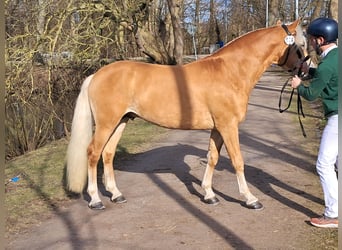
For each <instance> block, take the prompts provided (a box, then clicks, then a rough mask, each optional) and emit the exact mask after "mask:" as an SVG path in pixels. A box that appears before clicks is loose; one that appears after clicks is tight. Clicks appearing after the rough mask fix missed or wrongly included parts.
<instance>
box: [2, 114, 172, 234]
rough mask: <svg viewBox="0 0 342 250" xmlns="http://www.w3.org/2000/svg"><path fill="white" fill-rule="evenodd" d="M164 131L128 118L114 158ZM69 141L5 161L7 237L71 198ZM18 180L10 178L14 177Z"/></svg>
mask: <svg viewBox="0 0 342 250" xmlns="http://www.w3.org/2000/svg"><path fill="white" fill-rule="evenodd" d="M166 133H167V130H166V129H163V128H160V127H158V126H155V125H152V124H150V123H147V122H145V121H143V120H141V119H135V120H134V121H133V122H132V121H130V122H129V123H128V125H127V127H126V130H125V131H124V134H123V136H122V138H121V141H120V143H119V146H118V150H117V154H116V156H115V157H116V160H120V159H124V158H126V157H128V155H129V154H134V153H138V152H142V151H143V150H144V149H146V148H147V147H148V146H149V145H150V144H151V143H152V142H154V141H156V140H159V139H161V138H162V137H163V136H164V135H166ZM67 144H68V141H67V140H66V139H62V140H58V141H54V142H52V143H51V144H49V145H47V146H45V147H43V148H40V149H38V150H36V151H33V152H30V153H27V154H25V155H23V156H20V157H18V158H16V159H13V160H11V161H10V162H7V163H6V166H5V210H6V238H8V237H9V236H10V235H11V234H16V233H20V232H23V231H26V230H27V229H29V228H30V227H31V226H32V225H34V224H38V223H40V222H41V221H42V220H44V219H46V218H49V217H50V216H51V214H52V212H53V211H56V210H58V209H60V207H61V206H66V205H67V204H68V203H69V202H70V201H71V200H72V199H71V198H70V197H69V196H68V194H67V192H65V189H64V186H65V185H64V171H65V155H66V148H67ZM16 176H18V177H19V180H18V181H16V182H14V181H9V180H10V179H12V178H13V177H16Z"/></svg>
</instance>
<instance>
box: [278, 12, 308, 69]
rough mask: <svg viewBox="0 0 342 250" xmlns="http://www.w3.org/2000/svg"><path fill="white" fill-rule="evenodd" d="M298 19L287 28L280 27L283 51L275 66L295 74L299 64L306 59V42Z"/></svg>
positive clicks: (284, 26)
mask: <svg viewBox="0 0 342 250" xmlns="http://www.w3.org/2000/svg"><path fill="white" fill-rule="evenodd" d="M300 21H301V20H300V19H299V20H297V21H295V22H294V23H292V24H290V25H289V26H286V25H284V24H283V25H281V27H282V29H283V32H284V35H283V37H285V38H284V44H285V49H284V50H283V52H282V54H281V56H280V57H279V60H278V62H277V64H278V65H279V66H281V67H282V68H283V69H285V70H288V71H289V72H292V73H293V74H297V73H298V70H299V68H300V65H301V63H303V61H305V60H306V59H307V58H306V56H307V40H306V37H305V35H304V32H303V29H302V26H301V23H300Z"/></svg>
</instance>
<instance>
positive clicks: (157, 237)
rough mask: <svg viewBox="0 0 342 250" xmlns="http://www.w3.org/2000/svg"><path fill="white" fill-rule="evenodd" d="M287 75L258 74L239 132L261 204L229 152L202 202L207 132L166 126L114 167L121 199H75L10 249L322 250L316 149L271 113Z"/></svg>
mask: <svg viewBox="0 0 342 250" xmlns="http://www.w3.org/2000/svg"><path fill="white" fill-rule="evenodd" d="M283 82H284V80H283V78H282V77H281V76H280V75H279V73H277V72H272V73H267V74H265V75H264V76H263V77H262V79H261V81H260V82H259V83H258V85H257V86H256V88H255V89H254V90H253V93H252V96H251V99H250V105H249V110H248V115H247V119H246V121H245V122H244V123H243V124H242V126H241V130H240V138H241V148H242V151H243V155H244V159H245V164H246V168H245V173H246V178H247V181H248V182H249V187H250V189H251V191H252V193H254V195H256V196H257V197H258V198H259V199H260V201H261V202H262V203H263V205H264V206H265V209H264V210H262V211H253V210H249V209H247V208H245V207H243V206H242V204H243V200H242V197H240V195H239V193H238V186H237V181H236V177H235V175H234V173H233V169H232V167H231V165H230V162H229V159H228V157H227V155H226V151H225V149H224V150H222V157H221V159H220V161H219V164H218V166H217V168H216V171H215V173H214V188H215V192H216V194H217V197H218V198H219V200H220V203H219V204H218V205H217V206H210V205H206V204H204V203H203V202H202V201H201V199H202V196H203V191H202V189H201V187H200V183H201V180H202V176H203V174H204V167H205V163H204V161H205V157H206V150H207V144H208V138H209V131H170V133H169V134H168V136H167V138H166V139H165V140H163V141H161V142H159V143H156V144H155V145H153V147H151V148H150V149H149V150H147V151H146V152H144V153H141V154H138V155H134V156H132V157H131V159H130V160H129V161H126V162H123V163H122V165H120V166H119V169H118V170H117V171H116V178H117V182H118V186H119V188H120V190H121V191H122V192H123V194H124V195H125V197H126V198H127V200H128V202H127V203H125V204H121V205H116V204H112V203H111V202H110V201H109V198H108V197H103V201H104V204H105V206H106V210H105V211H91V210H90V209H88V208H87V201H86V200H85V199H79V200H77V201H75V202H74V203H73V204H72V205H71V206H67V207H64V208H61V209H59V210H58V211H59V212H58V213H57V214H56V215H55V216H54V217H53V218H51V219H50V220H47V221H43V222H42V223H41V225H39V226H37V227H35V228H33V229H32V231H31V232H30V233H28V234H25V235H21V236H20V237H18V236H17V237H16V239H15V240H14V241H12V242H11V243H10V244H9V245H8V249H319V248H320V246H319V244H320V243H319V242H321V241H320V238H319V237H320V234H322V230H321V229H317V228H314V227H312V226H310V225H308V223H307V220H308V218H309V217H310V216H313V215H316V213H321V212H322V211H323V205H322V204H323V201H322V192H321V188H320V184H319V181H318V177H317V176H316V174H315V170H314V162H315V155H310V154H308V152H307V151H306V150H304V149H302V147H301V146H300V145H301V144H303V143H305V139H304V138H303V137H301V134H300V131H299V130H298V128H299V127H298V124H296V123H295V120H294V116H293V115H291V114H289V113H286V114H280V113H279V112H278V111H277V105H278V97H279V90H280V88H281V84H282V83H283ZM328 230H330V229H328ZM329 233H331V231H324V234H329ZM333 245H334V244H333ZM336 246H337V243H336Z"/></svg>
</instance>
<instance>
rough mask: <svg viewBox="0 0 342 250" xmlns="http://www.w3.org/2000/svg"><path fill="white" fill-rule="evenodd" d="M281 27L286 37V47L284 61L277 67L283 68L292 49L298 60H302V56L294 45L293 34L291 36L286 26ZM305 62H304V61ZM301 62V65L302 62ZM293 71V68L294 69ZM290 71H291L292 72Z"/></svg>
mask: <svg viewBox="0 0 342 250" xmlns="http://www.w3.org/2000/svg"><path fill="white" fill-rule="evenodd" d="M281 27H282V28H283V29H284V30H285V32H286V34H287V36H286V37H285V40H284V41H285V43H286V44H287V45H288V47H287V49H286V56H285V60H284V62H282V63H279V64H278V66H280V67H282V66H284V65H285V64H286V63H287V61H288V59H289V56H290V52H291V50H292V48H294V49H295V50H296V53H297V56H298V58H299V59H302V58H303V56H304V55H303V54H302V52H301V50H300V48H299V46H298V45H297V44H296V43H295V38H294V34H292V33H291V32H290V31H289V29H288V28H287V26H286V25H285V24H282V25H281ZM304 61H306V60H304ZM304 61H302V63H303V62H304ZM294 69H295V68H294ZM294 69H292V71H293V70H294Z"/></svg>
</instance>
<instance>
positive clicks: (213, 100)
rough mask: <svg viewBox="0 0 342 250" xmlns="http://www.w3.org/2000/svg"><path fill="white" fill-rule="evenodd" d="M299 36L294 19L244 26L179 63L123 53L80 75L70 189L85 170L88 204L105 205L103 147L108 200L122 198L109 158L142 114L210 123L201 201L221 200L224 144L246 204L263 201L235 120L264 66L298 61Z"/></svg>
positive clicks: (156, 119)
mask: <svg viewBox="0 0 342 250" xmlns="http://www.w3.org/2000/svg"><path fill="white" fill-rule="evenodd" d="M304 44H305V38H304V35H303V32H302V29H301V26H300V20H297V21H295V22H293V23H292V24H289V25H288V26H286V25H276V26H273V27H269V28H263V29H259V30H256V31H253V32H250V33H247V34H245V35H243V36H241V37H239V38H237V39H235V40H233V41H232V42H230V43H228V44H226V45H225V46H224V47H223V48H221V49H220V50H218V51H216V52H215V53H213V54H212V55H210V56H208V57H206V58H203V59H201V60H198V61H195V62H192V63H189V64H186V65H182V66H165V65H155V64H148V63H141V62H133V61H120V62H115V63H112V64H109V65H106V66H104V67H102V68H101V69H100V70H98V71H97V72H96V73H95V74H93V75H91V76H89V77H88V78H87V79H86V80H85V81H84V83H83V85H82V88H81V92H80V94H79V96H78V99H77V103H76V107H75V111H74V117H73V121H72V130H71V139H70V143H69V146H68V151H67V185H68V188H69V190H71V191H73V192H78V193H80V192H82V190H83V189H84V187H85V184H86V182H87V176H88V190H87V191H88V194H89V195H90V197H91V201H90V202H89V207H90V208H92V209H104V206H103V203H102V201H101V199H100V197H99V194H98V187H97V163H98V161H99V159H100V156H101V154H102V158H103V164H104V182H105V187H106V190H108V191H109V192H110V193H111V194H112V197H111V201H113V202H117V203H121V202H125V201H126V199H125V198H124V196H123V195H122V194H121V192H120V191H119V190H118V188H117V186H116V182H115V179H114V171H113V158H114V155H115V150H116V147H117V144H118V142H119V140H120V137H121V135H122V133H123V131H124V128H125V126H126V123H127V122H128V120H129V119H130V118H134V117H140V118H142V119H144V120H146V121H149V122H151V123H154V124H157V125H159V126H162V127H166V128H171V129H186V130H190V129H196V130H198V129H200V130H211V135H210V141H209V149H208V162H207V166H206V170H205V173H204V177H203V181H202V187H203V189H204V191H205V196H204V201H205V202H206V203H209V204H216V203H217V202H218V199H217V198H216V197H215V193H214V192H213V190H212V176H213V172H214V168H215V165H216V163H217V161H218V158H219V152H220V150H221V147H222V145H223V144H224V145H225V147H226V149H227V151H228V154H229V157H230V159H231V163H232V165H233V167H234V168H235V171H236V176H237V181H238V186H239V191H240V193H241V194H242V195H243V196H244V198H245V199H246V205H247V207H249V208H253V209H261V208H262V207H263V206H262V204H261V203H260V202H259V201H258V199H257V198H256V197H255V196H254V195H253V194H252V193H251V192H250V190H249V188H248V187H247V183H246V179H245V175H244V161H243V158H242V155H241V152H240V145H239V132H238V126H239V123H240V122H241V121H243V120H244V118H245V116H246V111H247V106H248V99H249V96H250V93H251V90H252V89H253V88H254V86H255V85H256V83H257V81H258V80H259V78H260V77H261V75H262V74H263V72H264V71H265V70H266V69H267V68H268V67H269V66H270V65H271V64H273V63H274V64H278V65H280V66H282V67H283V68H284V69H286V70H293V69H294V68H296V65H298V64H299V63H300V60H301V59H302V58H303V57H304V53H303V50H302V49H301V46H303V45H304ZM94 125H95V131H94V132H93V128H94Z"/></svg>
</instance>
